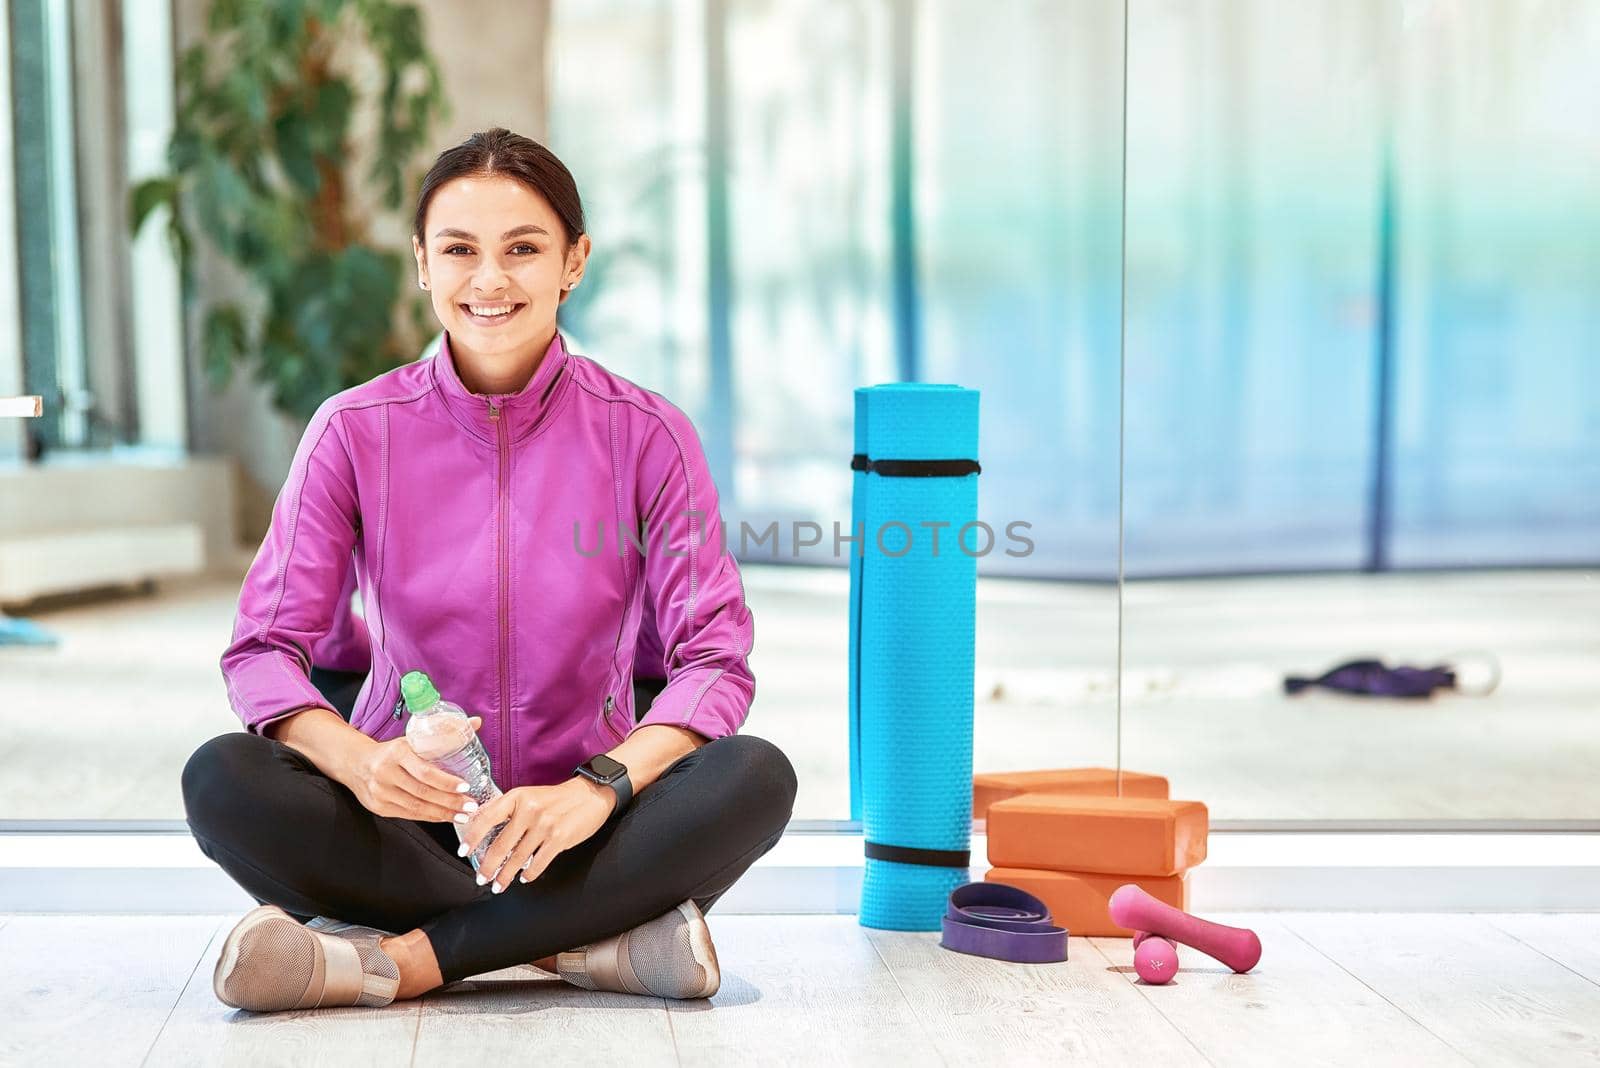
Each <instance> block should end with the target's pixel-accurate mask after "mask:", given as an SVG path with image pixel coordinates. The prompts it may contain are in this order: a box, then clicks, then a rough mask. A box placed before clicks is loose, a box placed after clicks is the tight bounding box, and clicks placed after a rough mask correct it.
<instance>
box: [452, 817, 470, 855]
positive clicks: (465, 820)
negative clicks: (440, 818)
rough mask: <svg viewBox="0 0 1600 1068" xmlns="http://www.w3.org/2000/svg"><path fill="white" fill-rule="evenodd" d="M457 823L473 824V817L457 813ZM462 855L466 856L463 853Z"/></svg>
mask: <svg viewBox="0 0 1600 1068" xmlns="http://www.w3.org/2000/svg"><path fill="white" fill-rule="evenodd" d="M456 822H457V823H471V822H472V817H471V816H469V815H467V814H466V813H465V812H457V813H456ZM461 855H462V856H466V854H465V853H463V854H461Z"/></svg>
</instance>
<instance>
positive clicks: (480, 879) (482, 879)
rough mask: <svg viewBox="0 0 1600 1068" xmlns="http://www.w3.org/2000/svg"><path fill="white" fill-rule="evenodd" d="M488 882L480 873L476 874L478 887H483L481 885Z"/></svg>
mask: <svg viewBox="0 0 1600 1068" xmlns="http://www.w3.org/2000/svg"><path fill="white" fill-rule="evenodd" d="M488 881H489V880H488V879H485V878H484V877H483V873H482V872H479V873H478V885H479V886H482V885H483V884H484V883H486V882H488Z"/></svg>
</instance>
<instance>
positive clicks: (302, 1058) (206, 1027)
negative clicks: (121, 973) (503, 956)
mask: <svg viewBox="0 0 1600 1068" xmlns="http://www.w3.org/2000/svg"><path fill="white" fill-rule="evenodd" d="M146 919H148V918H141V919H140V920H139V921H138V922H141V923H142V922H145V921H146ZM214 920H215V921H216V930H215V933H214V934H213V936H212V938H211V941H210V944H209V945H207V946H206V948H205V953H204V955H203V956H202V957H201V958H200V964H199V967H197V968H195V969H194V974H193V975H192V976H190V978H189V982H188V985H187V986H186V987H184V989H183V995H182V997H180V998H179V999H178V1003H177V1007H176V1008H174V1009H173V1011H172V1016H171V1018H170V1019H169V1020H167V1022H166V1026H165V1027H163V1028H162V1029H161V1034H160V1036H159V1037H158V1038H157V1039H156V1041H155V1044H154V1045H153V1046H151V1047H150V1056H149V1058H148V1060H147V1062H146V1063H148V1064H150V1065H161V1066H162V1068H166V1066H167V1065H251V1066H255V1065H285V1066H288V1065H294V1066H295V1068H302V1066H304V1068H314V1066H319V1065H329V1066H342V1065H353V1066H359V1065H372V1066H374V1068H393V1066H394V1065H397V1064H408V1063H410V1061H411V1050H412V1043H413V1042H414V1041H415V1038H416V1032H417V1012H418V1008H419V1003H418V1002H416V1001H407V1002H401V1003H398V1004H394V1005H389V1006H386V1007H385V1008H381V1009H369V1008H332V1009H307V1010H304V1011H301V1012H272V1013H256V1012H246V1011H244V1010H243V1009H234V1008H230V1007H228V1006H227V1005H224V1004H223V1003H222V1002H220V1001H218V1000H217V995H216V993H215V992H214V991H213V990H212V988H211V976H212V972H213V971H214V970H215V969H216V966H217V957H218V956H219V955H220V954H221V952H222V943H223V940H224V939H225V938H226V937H227V934H228V932H229V931H230V930H231V929H232V928H233V925H234V924H235V923H237V922H238V920H239V917H238V916H225V917H220V918H214Z"/></svg>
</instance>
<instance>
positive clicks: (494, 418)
mask: <svg viewBox="0 0 1600 1068" xmlns="http://www.w3.org/2000/svg"><path fill="white" fill-rule="evenodd" d="M488 404H489V422H491V423H493V424H494V426H495V431H496V433H495V439H496V442H497V444H498V448H499V457H498V459H499V466H498V469H497V479H498V482H497V485H496V490H495V515H496V520H497V530H498V537H497V539H496V542H497V544H496V549H497V555H498V559H497V560H496V564H497V567H498V572H497V574H498V578H499V582H500V603H499V624H500V664H499V668H500V719H499V722H500V759H499V762H498V764H499V767H500V774H501V776H502V778H501V781H502V782H511V781H512V780H513V779H514V778H515V776H511V765H510V762H509V761H510V756H509V753H510V744H511V743H510V740H509V738H508V736H507V733H506V722H507V718H508V713H507V706H509V705H510V704H511V692H510V691H511V680H510V671H509V669H508V668H507V667H506V660H507V656H506V644H507V641H508V637H507V631H509V630H510V626H509V624H508V618H509V615H510V613H509V611H508V610H507V607H506V599H507V597H508V594H507V581H506V571H507V570H508V567H509V565H508V561H507V552H506V527H507V526H508V522H507V518H506V466H507V460H508V455H509V454H508V450H507V446H506V424H505V420H503V419H501V418H500V409H499V408H497V407H495V403H494V401H493V400H488ZM507 776H510V777H509V778H507ZM509 788H510V787H506V789H509Z"/></svg>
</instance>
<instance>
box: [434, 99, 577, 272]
mask: <svg viewBox="0 0 1600 1068" xmlns="http://www.w3.org/2000/svg"><path fill="white" fill-rule="evenodd" d="M491 174H503V175H505V176H506V177H507V178H513V179H515V180H516V181H519V182H521V183H522V184H523V185H525V186H527V187H528V188H529V189H532V190H533V191H534V192H535V193H538V194H539V195H540V196H542V197H544V198H545V200H547V201H549V203H550V207H552V208H553V209H555V213H556V218H558V219H560V220H561V228H562V229H563V230H565V231H566V237H567V245H568V246H571V244H572V243H573V242H574V241H576V240H578V238H579V237H581V236H582V235H583V234H584V233H585V232H586V231H585V230H584V228H583V201H582V200H581V199H579V197H578V184H577V183H576V182H574V181H573V180H572V172H570V171H568V170H567V168H566V165H565V164H563V163H562V162H561V161H560V160H559V159H557V158H556V155H555V153H554V152H551V151H550V150H549V149H548V148H546V147H544V146H543V145H541V144H540V143H539V142H537V141H534V140H532V139H530V138H527V137H523V136H522V135H521V134H514V133H512V132H511V131H510V130H507V129H504V128H502V127H499V126H496V127H495V128H494V129H492V130H484V131H483V132H482V133H475V134H473V135H472V136H471V137H469V138H467V139H466V140H465V141H463V142H461V143H460V144H459V145H456V146H455V147H454V148H447V149H445V150H444V151H443V152H441V153H439V158H438V159H436V160H434V161H433V166H432V167H430V168H428V173H427V175H426V177H424V178H423V179H422V190H421V192H419V193H418V194H417V218H416V223H415V230H414V232H415V233H416V235H417V240H418V241H419V242H424V243H426V238H425V237H424V235H423V226H424V225H425V224H426V222H427V219H428V203H429V202H430V201H432V200H433V194H435V193H437V192H438V191H439V187H440V186H441V185H444V184H445V183H446V182H448V181H450V180H451V179H454V178H468V177H474V178H475V177H485V176H488V175H491Z"/></svg>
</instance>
